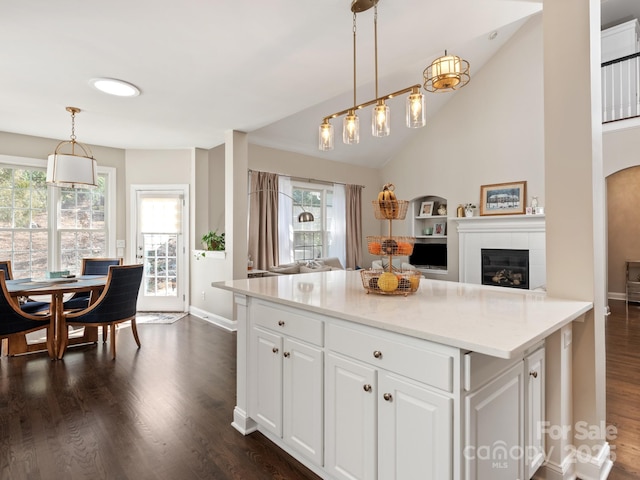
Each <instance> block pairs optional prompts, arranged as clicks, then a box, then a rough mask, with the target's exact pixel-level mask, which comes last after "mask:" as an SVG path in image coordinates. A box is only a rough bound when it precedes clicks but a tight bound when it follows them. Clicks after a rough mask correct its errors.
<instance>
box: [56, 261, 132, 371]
mask: <svg viewBox="0 0 640 480" xmlns="http://www.w3.org/2000/svg"><path fill="white" fill-rule="evenodd" d="M143 269H144V267H143V265H117V266H111V267H109V273H108V276H107V283H106V285H105V287H104V290H103V291H102V293H101V294H100V296H99V297H98V299H97V300H96V301H95V302H94V303H93V304H92V305H91V306H89V307H88V308H87V309H86V310H81V311H79V312H71V313H69V312H65V313H63V315H62V318H61V324H60V332H61V344H60V346H59V349H58V358H62V356H63V355H64V352H65V350H66V348H67V339H68V332H67V330H68V326H69V325H72V326H85V327H86V326H93V327H97V326H102V327H105V326H110V327H111V332H110V338H109V341H110V342H111V356H112V358H114V359H115V358H116V328H115V326H116V324H118V323H122V322H126V321H127V320H131V331H132V333H133V338H134V339H135V341H136V343H137V344H138V348H140V338H139V337H138V328H137V325H136V304H137V303H138V292H139V291H140V284H141V283H142V272H143Z"/></svg>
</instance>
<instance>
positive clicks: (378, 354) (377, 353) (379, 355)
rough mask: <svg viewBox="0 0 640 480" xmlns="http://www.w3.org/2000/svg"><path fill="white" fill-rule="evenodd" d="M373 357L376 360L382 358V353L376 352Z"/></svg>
mask: <svg viewBox="0 0 640 480" xmlns="http://www.w3.org/2000/svg"><path fill="white" fill-rule="evenodd" d="M373 356H374V357H375V358H382V352H381V351H380V350H374V352H373Z"/></svg>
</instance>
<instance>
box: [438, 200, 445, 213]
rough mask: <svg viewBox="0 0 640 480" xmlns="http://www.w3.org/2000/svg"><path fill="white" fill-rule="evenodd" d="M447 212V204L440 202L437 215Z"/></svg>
mask: <svg viewBox="0 0 640 480" xmlns="http://www.w3.org/2000/svg"><path fill="white" fill-rule="evenodd" d="M446 214H447V206H446V205H445V204H444V203H441V204H440V206H439V207H438V215H446Z"/></svg>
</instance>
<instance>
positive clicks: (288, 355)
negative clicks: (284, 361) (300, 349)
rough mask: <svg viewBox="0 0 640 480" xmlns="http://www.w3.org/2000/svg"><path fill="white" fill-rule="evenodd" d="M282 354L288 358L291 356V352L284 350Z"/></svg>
mask: <svg viewBox="0 0 640 480" xmlns="http://www.w3.org/2000/svg"><path fill="white" fill-rule="evenodd" d="M283 355H284V358H289V357H290V356H291V353H289V352H284V353H283Z"/></svg>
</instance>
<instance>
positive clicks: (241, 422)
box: [231, 405, 258, 435]
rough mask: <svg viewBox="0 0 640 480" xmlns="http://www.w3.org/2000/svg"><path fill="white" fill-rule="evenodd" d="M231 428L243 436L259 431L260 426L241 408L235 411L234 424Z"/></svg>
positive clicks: (232, 423) (236, 408)
mask: <svg viewBox="0 0 640 480" xmlns="http://www.w3.org/2000/svg"><path fill="white" fill-rule="evenodd" d="M231 426H232V427H233V428H235V429H236V430H237V431H239V432H240V433H241V434H242V435H249V434H250V433H253V432H255V431H256V430H257V429H258V424H257V423H256V422H255V421H254V420H252V419H251V418H249V417H248V416H247V412H245V411H244V410H242V409H241V408H238V406H237V405H236V407H235V408H234V409H233V422H231Z"/></svg>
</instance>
